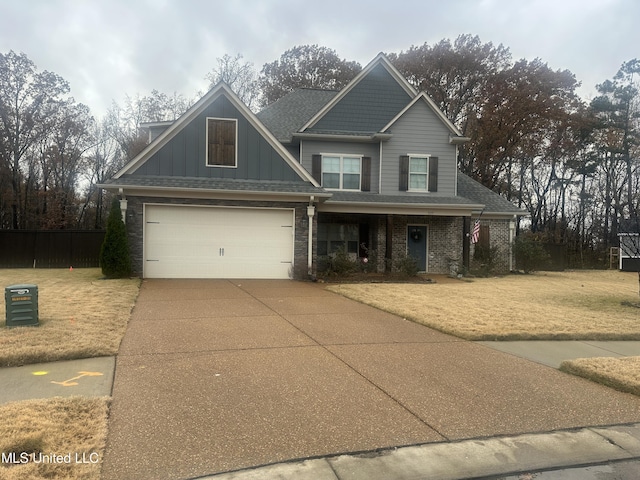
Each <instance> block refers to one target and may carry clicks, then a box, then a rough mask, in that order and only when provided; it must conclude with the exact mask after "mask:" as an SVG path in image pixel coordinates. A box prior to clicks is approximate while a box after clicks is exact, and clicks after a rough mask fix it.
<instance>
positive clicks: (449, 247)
mask: <svg viewBox="0 0 640 480" xmlns="http://www.w3.org/2000/svg"><path fill="white" fill-rule="evenodd" d="M462 222H463V220H462V217H424V216H407V215H396V216H394V217H393V252H392V270H393V271H397V263H398V260H399V259H400V258H403V257H405V256H406V254H407V225H427V237H428V241H427V271H428V272H429V273H450V271H451V264H452V263H455V264H457V265H459V266H460V267H461V266H462Z"/></svg>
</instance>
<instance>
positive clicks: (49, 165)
mask: <svg viewBox="0 0 640 480" xmlns="http://www.w3.org/2000/svg"><path fill="white" fill-rule="evenodd" d="M387 55H388V57H389V58H390V60H391V61H392V63H393V64H394V65H395V66H396V68H397V69H398V70H399V71H400V72H401V73H402V74H403V75H404V76H405V77H406V78H407V80H408V81H409V82H410V83H411V84H412V85H413V86H414V87H415V88H416V89H418V90H421V91H425V92H426V93H427V94H428V95H429V96H430V97H431V98H432V99H433V100H434V101H435V102H436V103H437V105H438V106H439V107H440V108H441V109H442V111H443V112H444V113H445V114H446V115H447V117H448V118H450V119H451V120H452V121H453V123H454V124H455V125H456V126H457V127H458V128H459V129H460V130H461V131H462V133H463V134H464V135H465V136H467V137H469V138H470V139H471V141H470V142H469V143H467V144H465V145H464V146H463V147H462V148H461V150H460V156H459V168H460V170H461V171H463V172H464V173H466V174H468V175H470V176H471V177H473V178H475V179H477V180H478V181H480V182H481V183H482V184H484V185H485V186H487V187H489V188H491V189H492V190H494V191H496V192H498V193H499V194H501V195H503V196H505V197H506V198H507V199H509V200H510V201H512V202H513V203H514V204H516V205H518V206H519V207H521V208H523V209H525V210H526V211H527V212H528V213H529V216H528V217H525V218H524V219H523V220H521V222H520V224H519V225H518V228H519V230H521V231H524V230H529V231H531V232H533V233H534V234H535V235H537V236H538V237H540V238H543V239H544V240H545V241H548V242H552V243H559V244H565V245H567V246H568V250H569V252H570V255H571V259H572V264H573V265H574V266H589V265H594V264H596V263H597V262H602V259H603V258H604V257H605V255H606V253H607V252H608V249H609V247H610V246H613V245H617V234H618V233H619V232H620V231H624V230H625V229H629V225H637V224H638V222H637V218H638V212H639V211H640V194H639V193H638V190H639V188H638V187H639V182H640V154H639V150H640V148H639V145H640V101H639V100H640V93H639V92H640V85H639V83H638V75H639V74H640V61H638V60H637V59H633V60H630V61H627V62H624V63H623V64H622V65H621V67H620V69H619V71H618V72H617V73H615V75H613V77H612V78H610V79H603V82H602V83H601V84H598V85H597V86H596V89H597V92H598V94H597V96H596V97H595V98H593V99H591V100H590V101H587V100H585V99H582V98H580V97H579V95H578V94H577V88H578V87H579V86H580V83H579V82H578V80H577V79H576V78H575V75H574V74H572V73H571V72H570V71H568V70H553V69H551V68H550V67H549V66H548V65H547V64H546V63H545V62H543V61H542V60H541V59H534V60H525V59H521V60H516V61H514V60H513V58H512V56H511V53H510V51H509V49H508V48H507V47H505V46H503V45H493V44H492V43H482V42H481V41H480V39H479V38H478V37H477V36H472V35H461V36H459V37H458V38H456V39H455V40H454V41H451V40H447V39H445V40H441V41H440V42H438V43H435V44H432V45H429V44H427V43H425V44H423V45H417V46H411V47H410V48H409V49H407V50H403V51H401V52H399V53H388V54H387ZM361 69H362V66H361V65H360V64H359V63H358V62H354V61H349V60H346V59H343V58H341V57H340V56H339V55H338V54H337V53H336V52H335V51H334V50H332V49H330V48H327V47H323V46H318V45H302V46H296V47H293V48H291V49H289V50H287V51H286V52H284V53H283V54H282V55H281V56H280V57H279V58H278V59H277V60H274V61H273V62H270V63H266V64H265V65H263V67H262V68H261V70H260V71H259V72H258V71H257V69H256V68H255V67H254V66H253V64H251V63H250V62H246V61H244V59H243V57H242V55H240V54H237V55H235V56H231V55H224V56H223V57H222V58H218V59H217V60H216V64H215V65H214V66H213V68H212V69H211V70H210V72H209V73H208V74H207V75H206V77H205V78H206V79H207V80H208V81H209V82H210V86H213V85H215V84H216V83H218V82H219V81H224V82H226V83H227V84H228V85H229V86H230V87H231V88H232V89H233V90H234V91H235V92H236V93H237V94H238V95H239V96H240V98H241V99H242V100H243V101H244V102H245V103H246V104H247V105H248V106H249V108H251V109H252V110H254V111H257V110H259V109H260V108H262V107H264V106H266V105H268V104H270V103H272V102H274V101H277V100H278V99H279V98H281V97H282V96H284V95H286V94H287V93H289V92H290V91H293V90H295V89H297V88H319V89H333V90H338V89H340V88H342V87H344V86H345V85H346V84H347V83H348V82H349V81H350V80H352V79H353V78H354V77H355V76H356V75H357V74H358V73H359V72H360V70H361ZM201 95H202V93H201V92H196V93H195V94H194V95H193V97H192V98H186V97H185V96H183V95H180V94H177V93H174V94H170V95H167V94H165V93H161V92H158V91H157V90H153V91H152V92H150V93H149V94H146V95H140V94H137V95H134V96H129V95H127V96H125V97H124V98H125V99H124V101H123V102H122V104H118V103H116V102H113V103H112V106H111V108H110V109H109V111H108V112H107V114H106V115H105V116H104V117H103V118H101V119H96V118H94V117H93V116H92V115H91V112H90V110H89V108H88V107H87V106H85V105H82V104H80V103H77V102H76V101H75V100H74V99H73V97H72V96H71V95H70V87H69V84H68V83H67V82H66V81H65V80H64V79H63V78H61V77H60V76H58V75H56V74H55V73H52V72H48V71H39V70H38V69H37V67H36V66H35V64H34V63H33V62H32V61H31V60H30V59H29V58H28V57H27V56H26V55H25V54H23V53H19V54H18V53H15V52H13V51H10V52H8V53H6V54H0V229H69V228H102V227H103V226H104V224H105V220H106V213H105V212H106V211H107V209H108V205H109V201H108V199H107V198H105V195H106V194H105V192H102V191H101V190H100V189H98V188H96V184H99V183H101V182H104V181H105V180H107V179H108V178H109V177H111V176H112V175H113V174H114V173H115V172H116V171H117V170H118V169H120V168H121V167H122V166H123V165H124V164H125V163H126V162H127V161H128V160H130V159H131V158H133V157H134V156H135V155H136V154H137V153H139V152H140V151H141V150H142V149H143V148H144V147H145V146H146V142H147V137H146V136H145V135H143V133H142V132H141V130H140V126H141V124H142V123H145V122H154V121H166V120H174V119H176V118H178V117H179V116H180V115H181V114H182V113H183V112H184V111H186V110H187V109H188V108H189V107H190V106H191V105H192V104H193V103H194V102H195V101H196V100H197V98H199V97H200V96H201ZM634 219H635V223H634Z"/></svg>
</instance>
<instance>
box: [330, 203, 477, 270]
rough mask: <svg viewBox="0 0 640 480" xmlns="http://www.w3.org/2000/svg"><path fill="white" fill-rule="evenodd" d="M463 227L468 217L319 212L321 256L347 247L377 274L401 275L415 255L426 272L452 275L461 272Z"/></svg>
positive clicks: (349, 253) (350, 252) (347, 250)
mask: <svg viewBox="0 0 640 480" xmlns="http://www.w3.org/2000/svg"><path fill="white" fill-rule="evenodd" d="M464 226H465V222H464V217H445V216H427V215H397V214H395V215H391V214H346V213H327V212H319V213H318V235H317V256H318V258H319V259H321V258H323V257H326V256H327V255H331V254H334V253H335V252H336V251H338V250H339V249H344V251H345V252H346V253H347V254H348V255H349V256H350V257H351V258H352V259H353V260H358V259H359V260H360V261H363V259H365V258H366V259H367V261H368V264H369V269H370V271H373V272H385V271H386V272H397V271H398V265H400V263H401V262H402V261H403V260H404V259H406V257H407V256H411V257H412V258H414V259H415V261H416V262H417V263H418V267H419V270H420V271H422V272H425V273H438V274H449V273H451V272H452V269H453V271H458V270H461V269H462V268H463V264H464V254H463V250H464V239H465V234H466V231H465V230H464Z"/></svg>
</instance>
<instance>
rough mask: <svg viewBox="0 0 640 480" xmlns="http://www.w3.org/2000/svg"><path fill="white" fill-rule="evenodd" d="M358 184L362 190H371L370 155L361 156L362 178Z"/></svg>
mask: <svg viewBox="0 0 640 480" xmlns="http://www.w3.org/2000/svg"><path fill="white" fill-rule="evenodd" d="M360 186H361V189H362V191H363V192H370V191H371V157H362V180H361V183H360Z"/></svg>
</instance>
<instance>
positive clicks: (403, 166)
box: [400, 155, 409, 192]
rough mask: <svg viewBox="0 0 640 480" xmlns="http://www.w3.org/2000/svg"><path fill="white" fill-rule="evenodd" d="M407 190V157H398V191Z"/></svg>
mask: <svg viewBox="0 0 640 480" xmlns="http://www.w3.org/2000/svg"><path fill="white" fill-rule="evenodd" d="M407 190H409V156H408V155H400V191H401V192H406V191H407Z"/></svg>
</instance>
